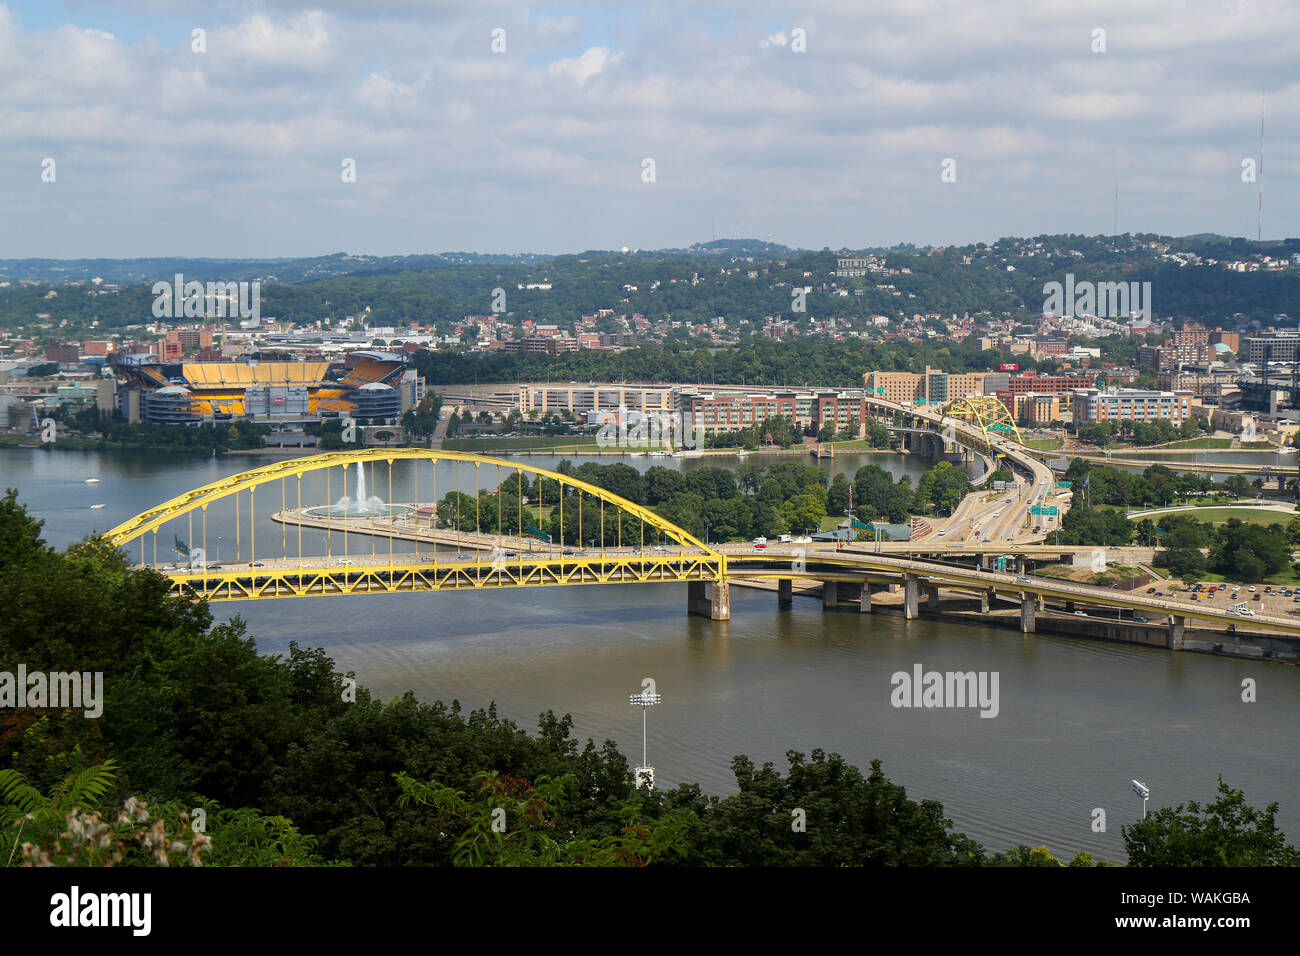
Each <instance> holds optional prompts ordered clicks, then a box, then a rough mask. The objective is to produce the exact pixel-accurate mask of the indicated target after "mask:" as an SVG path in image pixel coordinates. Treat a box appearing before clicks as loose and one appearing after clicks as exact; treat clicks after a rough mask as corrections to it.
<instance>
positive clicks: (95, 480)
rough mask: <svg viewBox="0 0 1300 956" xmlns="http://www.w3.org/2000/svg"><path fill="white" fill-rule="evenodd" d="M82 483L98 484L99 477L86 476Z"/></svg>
mask: <svg viewBox="0 0 1300 956" xmlns="http://www.w3.org/2000/svg"><path fill="white" fill-rule="evenodd" d="M82 484H83V485H97V484H99V479H98V478H87V479H86V480H85V481H83V482H82Z"/></svg>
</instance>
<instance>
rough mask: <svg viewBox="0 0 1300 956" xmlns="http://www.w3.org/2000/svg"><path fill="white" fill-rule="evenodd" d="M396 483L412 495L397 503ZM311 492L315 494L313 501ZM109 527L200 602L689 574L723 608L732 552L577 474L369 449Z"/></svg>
mask: <svg viewBox="0 0 1300 956" xmlns="http://www.w3.org/2000/svg"><path fill="white" fill-rule="evenodd" d="M376 466H379V467H376ZM440 466H441V468H440ZM447 466H452V468H453V470H454V480H448V477H447V474H446V471H447ZM470 469H472V474H470V475H468V476H467V475H466V472H467V471H469V470H470ZM440 470H441V471H442V472H443V474H442V475H441V482H440V476H439V471H440ZM322 477H323V478H324V481H323V482H322V481H321V480H320V479H321V478H322ZM304 479H307V482H306V483H307V489H306V490H307V493H308V498H307V501H308V503H307V504H304ZM313 479H314V481H313ZM395 483H396V484H395ZM440 483H441V484H442V494H443V496H444V497H443V498H442V499H441V500H439V498H438V495H439V484H440ZM322 485H323V487H322ZM422 485H423V493H424V495H426V496H427V498H428V502H427V503H423V504H422V503H421V502H422V501H423V500H424V499H423V498H422ZM376 491H381V492H383V493H384V495H383V496H382V497H381V496H380V495H376V494H375V493H374V492H376ZM395 491H396V495H397V496H398V497H401V496H403V495H407V496H409V501H408V503H403V504H395V503H393V502H394V501H395ZM322 492H323V501H324V504H316V505H312V504H310V501H311V500H312V496H313V494H315V495H316V496H319V495H321V493H322ZM336 493H338V494H339V495H340V497H339V498H338V500H337V501H335V500H334V495H335V494H336ZM268 496H269V497H270V498H271V500H272V506H273V507H274V508H275V510H274V513H273V514H272V515H271V516H270V517H271V520H272V521H274V522H275V525H276V526H277V529H278V531H279V533H278V534H275V533H272V534H271V535H270V537H271V540H270V541H269V542H268V541H267V537H268V535H267V528H266V518H265V516H261V517H259V514H258V511H257V508H258V503H259V500H260V501H261V502H265V501H266V499H267V497H268ZM316 500H318V501H319V500H321V499H320V498H319V497H317V499H316ZM331 502H334V503H333V504H331ZM259 523H261V524H262V535H261V541H260V547H259V540H258V527H259ZM104 537H105V540H106V541H108V542H109V543H110V544H113V545H115V546H118V547H124V548H126V549H127V550H128V553H129V552H131V551H133V550H134V548H135V546H136V545H138V546H139V549H140V551H139V553H140V564H141V565H142V566H149V567H153V568H155V569H156V570H159V571H161V572H162V573H163V574H165V575H167V576H168V577H169V578H170V580H171V581H172V584H173V593H174V594H176V595H177V596H182V595H183V596H190V597H195V598H205V599H207V600H210V601H246V600H263V599H268V598H285V597H308V596H314V595H329V594H374V593H400V592H405V591H437V590H461V589H481V588H501V587H543V586H557V585H578V584H651V583H688V584H691V585H692V588H691V592H690V594H691V596H690V601H691V603H692V609H694V610H696V611H697V612H700V613H706V614H708V615H709V616H710V617H714V618H718V619H725V618H728V617H729V616H730V608H729V607H728V603H729V602H728V593H727V562H728V558H727V556H726V555H725V554H723V553H722V552H720V551H719V550H717V549H716V548H713V547H710V546H709V545H707V544H706V543H704V542H703V541H700V540H699V539H698V538H696V537H695V536H694V535H692V534H690V533H689V532H687V531H685V530H684V529H682V528H679V527H677V526H676V525H675V524H673V523H672V522H669V521H667V520H665V519H664V518H662V517H661V516H659V515H658V514H656V513H655V512H653V511H651V510H650V509H649V508H646V507H644V506H643V505H640V504H637V503H636V502H634V501H629V500H627V499H626V498H623V497H621V496H619V495H617V494H615V493H613V492H612V491H609V490H608V489H605V488H602V487H600V486H598V485H595V484H592V483H590V482H587V481H583V480H581V479H579V478H577V477H575V476H574V475H572V474H564V473H561V472H556V471H549V470H546V469H543V468H538V467H535V466H532V465H527V464H521V463H517V462H511V461H505V460H503V459H498V458H488V457H484V456H480V455H473V454H468V453H464V452H454V451H431V450H425V449H406V448H390V449H382V448H373V449H365V450H360V451H339V452H329V453H325V454H320V455H313V456H311V457H307V458H297V459H292V460H288V461H279V462H275V463H273V464H270V465H266V466H263V467H261V468H255V469H253V470H251V471H245V472H242V473H240V474H236V475H231V476H229V477H227V478H222V479H220V480H219V481H215V482H212V483H211V484H208V485H204V486H203V487H201V488H196V489H194V490H193V491H189V492H186V493H185V494H183V495H179V496H177V497H176V498H173V499H171V500H170V501H167V502H164V503H163V504H161V505H158V506H157V507H155V508H152V509H150V510H149V511H146V512H144V513H142V514H139V515H136V516H135V517H134V518H132V519H130V520H129V521H126V522H124V523H122V524H120V525H118V526H117V527H115V528H113V529H112V530H110V531H109V532H107V533H106V534H105V535H104ZM160 537H162V540H163V546H162V555H163V558H164V560H162V561H160V560H159V553H160V552H159V538H160ZM381 542H382V544H383V546H382V547H381ZM399 542H400V544H401V548H400V550H399V549H398V543H399ZM223 549H224V553H225V554H226V555H230V554H231V553H232V552H233V556H234V557H233V561H231V560H226V561H223V560H222V554H223ZM172 553H174V554H175V555H176V560H175V563H171V562H170V561H168V560H166V559H167V556H168V555H169V554H172ZM706 584H712V585H713V590H712V594H711V595H709V596H707V597H706V592H705V590H704V588H705V585H706ZM705 605H707V607H706V606H705Z"/></svg>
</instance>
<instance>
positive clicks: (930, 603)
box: [925, 586, 939, 611]
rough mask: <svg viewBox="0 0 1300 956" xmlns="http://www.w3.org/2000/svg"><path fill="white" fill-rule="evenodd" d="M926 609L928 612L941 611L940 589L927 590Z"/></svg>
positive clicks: (932, 587) (929, 588)
mask: <svg viewBox="0 0 1300 956" xmlns="http://www.w3.org/2000/svg"><path fill="white" fill-rule="evenodd" d="M925 609H926V610H927V611H938V610H939V588H938V587H935V586H931V587H928V588H926V589H925Z"/></svg>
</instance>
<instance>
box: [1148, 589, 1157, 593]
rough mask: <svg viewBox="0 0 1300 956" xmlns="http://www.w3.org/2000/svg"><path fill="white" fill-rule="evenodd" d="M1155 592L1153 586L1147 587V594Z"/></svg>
mask: <svg viewBox="0 0 1300 956" xmlns="http://www.w3.org/2000/svg"><path fill="white" fill-rule="evenodd" d="M1155 593H1156V589H1155V588H1147V594H1155Z"/></svg>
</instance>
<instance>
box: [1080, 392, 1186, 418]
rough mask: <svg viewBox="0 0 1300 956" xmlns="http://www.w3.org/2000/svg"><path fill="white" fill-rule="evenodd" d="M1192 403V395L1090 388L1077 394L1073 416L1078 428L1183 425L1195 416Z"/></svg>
mask: <svg viewBox="0 0 1300 956" xmlns="http://www.w3.org/2000/svg"><path fill="white" fill-rule="evenodd" d="M1191 402H1192V394H1191V392H1160V391H1147V390H1144V389H1136V388H1120V389H1111V390H1109V391H1102V390H1101V389H1097V388H1086V389H1076V390H1075V391H1074V393H1073V398H1072V401H1071V413H1072V415H1073V420H1074V423H1075V424H1076V425H1082V424H1084V423H1086V422H1108V421H1132V422H1154V421H1166V422H1169V424H1171V425H1179V424H1181V423H1182V422H1183V421H1185V420H1186V419H1187V417H1188V416H1189V415H1190V414H1191Z"/></svg>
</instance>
